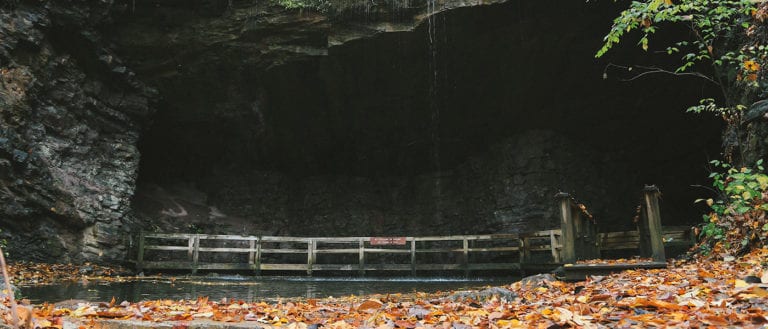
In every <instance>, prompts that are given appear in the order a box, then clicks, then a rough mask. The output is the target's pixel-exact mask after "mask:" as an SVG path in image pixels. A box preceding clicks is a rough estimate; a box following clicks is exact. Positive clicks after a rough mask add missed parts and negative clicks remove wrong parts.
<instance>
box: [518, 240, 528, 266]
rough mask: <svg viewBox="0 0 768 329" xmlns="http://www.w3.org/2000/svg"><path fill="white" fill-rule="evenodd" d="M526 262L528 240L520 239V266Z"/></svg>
mask: <svg viewBox="0 0 768 329" xmlns="http://www.w3.org/2000/svg"><path fill="white" fill-rule="evenodd" d="M526 260H528V238H527V237H524V236H523V237H520V266H521V267H522V265H523V263H525V261H526Z"/></svg>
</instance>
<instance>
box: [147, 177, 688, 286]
mask: <svg viewBox="0 0 768 329" xmlns="http://www.w3.org/2000/svg"><path fill="white" fill-rule="evenodd" d="M654 191H655V192H654ZM657 192H658V190H648V191H646V194H645V196H646V205H644V206H643V209H645V210H643V212H642V216H641V217H642V220H641V221H640V222H641V223H640V224H639V225H638V229H637V230H633V231H626V232H608V233H598V232H597V228H596V225H595V223H594V222H593V221H592V220H591V218H589V216H588V213H586V212H585V211H583V208H581V207H580V205H578V204H577V203H575V202H574V201H573V199H571V197H570V196H569V195H567V194H559V195H558V198H559V203H560V207H561V215H562V216H561V218H562V222H561V227H560V229H553V230H545V231H539V232H532V233H529V234H485V235H451V236H423V237H285V236H241V235H209V234H179V233H173V234H162V233H142V234H141V235H140V236H139V237H138V253H137V258H136V268H137V270H139V271H143V270H188V271H191V272H192V273H196V272H197V271H199V270H215V271H222V270H239V271H252V272H253V273H254V274H256V275H262V274H264V273H265V272H272V273H284V272H291V271H301V272H305V273H306V274H307V275H313V274H314V273H316V272H347V273H350V272H351V273H355V272H356V273H357V274H359V275H366V274H369V273H371V272H385V271H386V272H401V273H410V274H411V275H419V274H422V273H428V272H441V273H444V272H446V271H452V272H455V273H463V274H464V275H469V274H470V273H472V272H479V271H497V272H498V271H513V272H518V273H519V272H522V273H524V272H525V271H542V270H550V269H553V268H555V267H557V266H560V265H563V264H572V263H575V262H576V260H578V259H591V258H599V257H600V256H601V254H602V253H604V252H607V251H612V250H622V249H624V250H630V251H632V250H635V251H636V253H639V254H643V255H648V256H652V257H653V259H654V260H655V261H656V262H660V263H663V262H664V248H665V246H667V247H668V246H670V245H673V244H676V245H691V244H692V243H693V240H692V237H691V230H690V228H684V227H665V228H662V227H661V225H660V218H659V217H658V202H657V198H658V193H657ZM657 265H658V264H657ZM572 270H577V268H572Z"/></svg>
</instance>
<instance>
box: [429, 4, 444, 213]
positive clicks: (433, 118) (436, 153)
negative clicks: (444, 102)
mask: <svg viewBox="0 0 768 329" xmlns="http://www.w3.org/2000/svg"><path fill="white" fill-rule="evenodd" d="M436 9H437V8H436V0H427V34H428V38H427V39H428V40H427V41H428V48H429V50H428V51H429V58H428V65H429V70H428V72H429V75H430V78H429V79H430V80H429V95H428V98H429V99H428V102H429V110H430V141H431V144H432V147H431V153H432V154H431V157H432V162H433V163H432V165H433V168H434V186H433V191H432V193H433V198H434V202H435V212H434V222H435V223H440V222H441V220H442V217H443V205H442V195H443V186H442V165H441V163H440V102H439V97H440V95H439V92H438V89H439V85H438V83H439V79H438V77H439V75H438V71H439V70H438V66H439V64H438V60H437V59H438V58H437V44H436V41H437V21H436V18H435V14H436V13H437V10H436Z"/></svg>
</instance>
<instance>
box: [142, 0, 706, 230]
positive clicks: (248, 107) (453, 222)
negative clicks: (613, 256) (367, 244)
mask: <svg viewBox="0 0 768 329" xmlns="http://www.w3.org/2000/svg"><path fill="white" fill-rule="evenodd" d="M553 3H554V2H552V1H511V2H509V3H507V4H502V5H493V6H479V7H472V8H461V9H455V10H450V11H447V12H444V13H441V14H437V15H435V16H434V17H433V18H432V19H430V20H429V21H425V22H424V23H423V24H421V25H419V26H418V27H417V28H416V29H415V30H414V31H403V32H390V33H379V34H376V35H373V36H370V37H367V38H362V39H357V40H352V41H348V42H346V43H343V44H341V45H337V46H334V47H331V48H330V49H329V51H328V54H327V56H314V57H303V58H300V59H296V60H290V61H285V62H284V63H282V64H280V65H270V66H268V67H261V66H259V65H257V64H254V63H252V62H249V61H248V60H247V59H246V58H247V57H248V56H251V55H250V54H249V52H248V51H247V50H245V49H242V50H237V49H235V48H232V47H222V48H221V49H219V50H216V49H213V50H208V51H207V52H208V53H207V54H206V55H205V56H207V57H205V56H200V57H198V58H196V59H194V60H192V61H191V63H190V64H186V63H183V64H179V67H180V68H179V73H178V74H176V75H174V76H172V77H161V78H157V79H156V84H157V85H158V89H159V91H160V94H161V95H162V97H163V99H164V101H163V103H162V104H161V107H160V109H159V112H158V113H157V115H156V116H155V117H154V119H153V122H152V124H151V126H150V127H149V128H148V129H147V130H146V131H145V132H144V134H143V136H142V142H141V145H140V150H141V153H142V159H141V168H140V175H139V180H140V182H139V189H138V192H137V195H136V196H135V199H134V209H135V212H136V214H137V215H139V216H140V217H141V218H143V219H144V220H146V221H147V223H149V224H148V225H155V226H156V227H155V228H157V229H159V230H163V231H167V230H176V231H189V230H195V231H204V232H209V233H248V234H262V233H265V234H266V233H268V234H275V235H314V236H346V235H349V236H354V235H363V236H365V235H370V236H374V235H395V234H403V235H405V234H407V235H434V234H473V233H496V232H499V233H515V232H525V231H533V230H537V229H548V228H553V227H556V226H557V225H558V224H557V223H558V220H557V217H556V216H557V212H556V211H557V210H556V207H555V200H554V198H553V196H554V194H555V193H556V192H558V191H565V192H569V193H572V194H573V195H574V196H575V197H576V198H578V199H579V200H581V201H583V202H585V203H586V204H587V206H588V207H589V209H590V210H592V212H593V213H594V215H595V218H596V220H597V221H598V222H599V223H600V224H601V225H602V227H604V229H610V228H619V227H627V226H628V225H631V218H632V217H633V216H634V209H635V206H636V205H637V204H638V202H639V192H640V190H641V188H642V187H643V185H644V184H657V185H658V186H659V187H660V189H661V191H662V192H663V202H662V221H663V222H664V224H665V225H681V224H694V223H697V222H699V221H700V218H701V217H700V212H701V209H697V208H696V207H695V206H693V200H694V199H696V198H699V197H705V196H708V195H709V192H708V191H707V190H706V189H703V188H700V187H692V185H697V184H699V185H708V181H707V174H708V172H707V170H706V164H707V161H708V160H709V159H715V158H719V157H720V155H719V152H720V142H719V136H718V134H717V133H713V131H718V130H719V129H720V123H719V121H718V119H717V118H713V117H709V116H706V115H694V114H687V113H685V111H684V109H685V108H686V107H687V106H689V105H692V104H694V103H696V102H697V100H698V99H700V98H702V97H703V96H704V95H706V94H707V93H708V90H707V88H709V86H707V85H705V84H704V82H697V81H695V80H686V79H683V78H675V77H671V76H668V75H649V76H646V77H643V78H639V79H636V80H633V81H628V82H624V81H620V79H622V78H628V77H632V76H634V73H633V72H620V70H618V69H612V70H608V71H607V79H605V78H604V77H603V73H604V72H606V71H605V68H606V65H607V63H610V62H615V63H616V64H625V63H632V64H638V63H639V64H642V63H643V62H647V61H656V60H658V59H659V58H666V57H662V55H655V54H653V52H651V53H650V54H646V53H643V52H642V51H641V50H639V49H635V48H634V47H628V48H626V49H617V51H616V52H615V53H611V54H610V55H609V58H605V59H600V60H596V59H595V58H594V53H595V51H596V50H597V49H598V47H599V45H600V42H601V37H602V35H604V34H605V32H606V31H607V29H608V28H609V27H610V22H611V19H612V17H613V16H614V15H615V13H616V7H615V4H613V3H612V2H610V3H606V4H595V3H594V2H587V3H584V2H568V3H567V4H561V3H560V2H557V6H554V5H553ZM629 44H631V42H630V43H629ZM652 46H653V45H652ZM217 51H219V52H220V53H219V54H213V55H211V54H210V53H211V52H213V53H216V52H217ZM206 58H213V59H217V60H206ZM182 67H183V68H182ZM158 219H163V220H158Z"/></svg>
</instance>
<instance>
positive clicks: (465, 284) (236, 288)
mask: <svg viewBox="0 0 768 329" xmlns="http://www.w3.org/2000/svg"><path fill="white" fill-rule="evenodd" d="M513 281H514V278H494V279H487V278H486V279H469V280H467V279H445V278H440V279H425V278H419V279H413V278H394V279H375V278H306V277H280V278H263V277H262V278H256V277H242V276H231V277H217V278H201V277H180V278H147V279H142V280H138V281H131V282H111V283H110V282H97V283H94V282H92V283H82V282H78V283H62V284H56V285H48V286H37V287H22V294H23V295H24V297H26V298H28V299H30V300H31V301H32V302H33V303H36V304H37V303H42V302H44V301H49V302H54V301H61V300H66V299H82V300H87V301H109V300H110V299H112V297H115V299H116V300H118V301H123V300H127V301H130V302H137V301H142V300H153V299H174V300H177V299H196V298H197V297H199V296H208V297H209V298H211V299H212V300H217V299H221V298H234V299H240V300H245V301H254V300H267V301H270V300H276V299H279V298H297V297H298V298H324V297H329V296H336V297H339V296H348V295H368V294H386V293H408V292H415V291H420V292H437V291H451V290H464V289H471V288H479V287H483V286H488V285H503V284H507V283H511V282H513Z"/></svg>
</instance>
